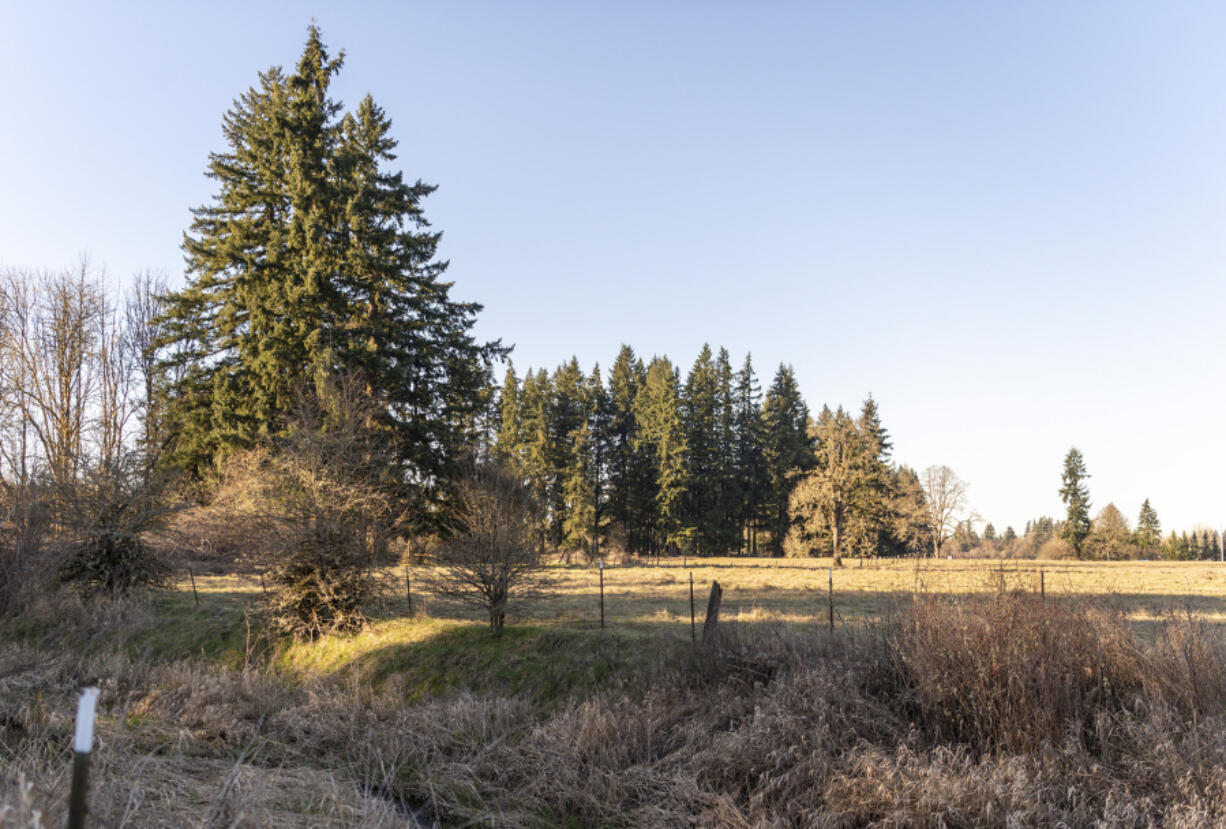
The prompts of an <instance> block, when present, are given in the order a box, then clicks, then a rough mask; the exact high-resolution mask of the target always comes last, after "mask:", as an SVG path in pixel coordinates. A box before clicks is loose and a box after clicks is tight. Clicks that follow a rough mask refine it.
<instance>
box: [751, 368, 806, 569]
mask: <svg viewBox="0 0 1226 829" xmlns="http://www.w3.org/2000/svg"><path fill="white" fill-rule="evenodd" d="M762 422H763V455H764V456H765V460H766V472H767V490H766V493H765V499H764V503H763V505H762V506H763V513H764V515H765V520H766V524H767V528H768V529H769V531H770V549H771V552H772V553H774V554H775V555H779V554H781V553H782V552H783V540H784V538H785V537H786V536H787V532H788V527H789V525H790V523H791V522H790V519H789V516H788V499H789V498H790V497H791V494H792V489H793V487H794V486H795V484H796V475H795V474H794V473H796V472H797V471H800V472H803V471H806V470H808V469H810V468H811V467H812V466H813V445H814V444H813V440H812V439H811V438H810V436H809V431H808V424H809V408H808V406H806V405H805V402H804V399H803V398H802V397H801V395H800V387H799V386H798V385H797V383H796V375H795V373H794V372H793V371H792V368H791V366H787V365H780V366H779V370H778V371H777V372H776V373H775V378H774V380H773V381H772V382H771V386H770V389H769V390H768V391H767V392H766V399H765V400H764V401H763V403H762Z"/></svg>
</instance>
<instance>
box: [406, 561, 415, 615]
mask: <svg viewBox="0 0 1226 829" xmlns="http://www.w3.org/2000/svg"><path fill="white" fill-rule="evenodd" d="M404 597H405V598H406V599H408V600H409V615H410V616H412V615H413V581H412V577H411V576H410V575H409V568H408V567H406V568H404Z"/></svg>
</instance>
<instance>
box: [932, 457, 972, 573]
mask: <svg viewBox="0 0 1226 829" xmlns="http://www.w3.org/2000/svg"><path fill="white" fill-rule="evenodd" d="M923 486H924V502H925V504H926V505H927V507H928V526H929V528H930V529H931V531H932V554H933V555H934V556H936V557H938V558H939V557H940V555H941V548H942V547H943V546H944V544H945V542H946V541H948V540H949V538H950V537H951V536H952V535H953V534H954V528H955V527H956V526H957V524H958V519H959V516H961V514H962V511H963V509H964V508H965V507H966V482H965V481H963V480H962V479H961V478H959V477H958V476H957V475H955V474H954V471H953V470H952V469H950V468H949V467H948V466H930V467H928V468H927V469H925V470H924V480H923Z"/></svg>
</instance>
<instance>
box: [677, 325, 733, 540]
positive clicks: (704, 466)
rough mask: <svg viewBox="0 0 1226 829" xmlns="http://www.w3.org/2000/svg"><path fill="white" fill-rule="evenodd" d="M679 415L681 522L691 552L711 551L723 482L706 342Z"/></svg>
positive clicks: (715, 382)
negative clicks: (682, 485)
mask: <svg viewBox="0 0 1226 829" xmlns="http://www.w3.org/2000/svg"><path fill="white" fill-rule="evenodd" d="M681 417H682V421H683V424H684V429H685V447H686V453H685V492H684V495H683V497H682V518H683V523H684V525H685V526H687V527H688V528H689V536H690V537H692V538H693V539H694V543H695V550H694V552H695V553H697V554H703V553H710V552H712V551H714V549H715V548H716V546H717V545H718V544H719V542H720V532H719V529H720V523H721V518H722V514H721V508H722V504H721V496H722V483H723V482H722V463H721V462H722V451H721V449H722V447H721V445H720V444H721V433H720V410H719V379H718V376H717V373H716V367H715V360H714V358H713V356H712V354H711V348H710V346H708V345H705V344H704V345H703V347H702V351H701V352H699V354H698V358H697V359H696V360H695V361H694V366H693V368H691V369H690V373H689V376H688V377H687V378H686V381H685V389H684V392H683V394H682V397H681Z"/></svg>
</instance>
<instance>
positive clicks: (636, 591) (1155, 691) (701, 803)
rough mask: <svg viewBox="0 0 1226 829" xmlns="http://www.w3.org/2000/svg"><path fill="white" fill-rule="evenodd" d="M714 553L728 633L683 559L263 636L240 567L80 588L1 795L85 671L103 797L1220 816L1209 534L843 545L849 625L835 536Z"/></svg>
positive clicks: (100, 818)
mask: <svg viewBox="0 0 1226 829" xmlns="http://www.w3.org/2000/svg"><path fill="white" fill-rule="evenodd" d="M1040 566H1042V567H1043V569H1044V572H1045V576H1044V579H1045V586H1046V596H1045V598H1044V597H1040V596H1039V595H1037V594H1036V593H1035V592H1034V591H1033V589H1032V588H1033V587H1034V579H1033V576H1034V575H1035V574H1036V573H1037V571H1038V569H1039V567H1040ZM694 573H695V576H696V582H697V583H698V587H699V597H700V601H699V621H701V612H702V610H701V609H702V606H703V604H704V602H703V601H702V599H703V598H705V588H706V585H707V582H708V579H709V578H710V577H712V576H714V577H715V578H718V579H719V580H720V581H721V583H722V584H723V585H724V586H725V588H726V591H727V592H726V594H725V595H726V603H725V613H724V618H725V619H726V620H727V621H726V622H724V623H723V624H722V632H721V636H720V639H719V641H718V642H717V643H715V644H710V643H709V644H708V645H705V646H704V645H702V644H699V645H697V646H694V645H691V643H690V640H689V629H688V627H689V626H688V574H687V571H686V570H683V569H681V568H679V567H669V566H661V567H647V566H626V567H613V568H610V569H609V570H607V571H606V610H607V622H608V627H607V628H606V629H604V630H601V629H600V628H599V627H598V623H597V621H596V619H597V616H596V615H595V613H593V612H592V611H593V605H594V603H595V601H596V599H597V590H598V588H597V580H596V579H597V577H596V573H595V571H594V570H592V569H588V568H557V569H556V570H555V571H554V575H555V576H557V577H558V579H559V581H560V583H561V586H562V590H561V591H560V593H559V594H558V595H557V596H556V597H555V598H554V599H552V600H551V602H550V603H549V604H544V605H540V606H538V607H537V608H536V609H535V611H534V613H533V614H532V616H531V617H528V618H525V617H523V616H520V617H517V618H516V617H513V618H511V619H509V625H508V627H507V628H506V632H505V634H504V635H503V636H501V637H494V636H493V635H492V634H491V633H490V631H489V630H488V627H487V626H486V625H485V624H484V622H483V621H482V620H479V619H477V618H475V617H471V618H470V617H468V616H466V615H465V614H464V612H463V611H461V610H460V608H459V606H451V605H446V604H443V603H441V602H438V601H433V602H429V603H428V607H426V608H423V607H422V600H421V597H418V598H417V599H416V609H417V610H418V615H416V616H413V617H406V616H404V615H402V614H403V612H404V611H405V609H406V608H405V606H404V603H405V602H407V599H406V597H405V596H403V594H397V595H396V596H395V597H392V596H390V595H389V596H388V597H387V599H386V604H385V606H384V610H383V614H382V615H381V616H380V617H379V618H377V619H376V620H375V621H374V622H373V623H372V624H371V625H370V626H369V627H368V628H367V629H366V630H364V631H362V632H360V633H358V634H353V635H330V636H325V637H322V638H320V639H318V640H316V641H313V642H306V641H299V642H291V641H289V640H270V639H266V638H263V637H261V636H259V635H257V633H255V631H258V630H259V629H260V627H259V625H258V624H257V623H256V622H258V620H256V621H252V618H251V616H250V614H251V612H252V611H253V610H254V608H255V607H256V605H257V601H256V600H257V599H258V598H259V596H260V595H261V589H260V586H259V584H258V581H257V582H255V583H254V584H253V583H250V582H247V581H244V580H243V579H241V578H240V577H237V576H211V577H203V578H199V579H197V588H198V590H199V593H200V603H199V605H197V604H196V603H195V601H194V599H193V595H192V591H191V588H190V586H188V585H180V589H178V590H175V591H165V592H160V593H155V594H152V595H151V596H149V597H147V598H145V599H139V600H129V601H125V602H121V603H117V604H116V603H110V604H98V603H96V604H89V605H82V604H80V603H78V602H77V601H76V600H75V599H74V600H69V599H67V598H66V597H65V595H64V594H61V596H60V597H59V598H55V599H48V600H46V601H45V602H43V603H42V604H40V606H39V607H38V608H37V609H35V610H34V611H32V612H31V613H30V614H27V615H26V616H25V617H24V618H23V619H22V620H21V621H20V622H10V623H7V626H6V628H5V630H4V631H3V633H4V635H3V637H2V639H3V642H4V643H5V644H3V645H0V740H2V746H0V752H2V754H0V756H2V757H3V766H2V768H3V772H2V774H3V779H2V783H0V785H2V787H3V789H2V793H0V825H3V826H21V827H30V826H39V825H43V826H51V825H56V824H58V823H59V822H60V821H62V819H63V816H62V809H63V803H64V799H65V795H66V792H67V784H68V779H67V769H68V768H69V765H70V762H69V759H70V751H69V745H70V739H71V736H70V735H71V731H72V722H71V714H72V711H73V710H74V697H75V693H76V690H77V689H78V688H79V687H81V686H82V685H84V684H88V683H98V684H100V686H101V687H102V689H103V700H102V709H101V711H102V720H101V724H100V736H99V747H98V751H97V754H96V767H95V774H94V786H93V792H92V796H91V805H92V809H93V815H94V820H95V821H96V822H97V825H108V826H125V825H126V826H184V825H199V826H342V825H343V826H371V827H374V826H403V825H406V824H408V825H413V821H418V822H420V823H421V824H423V825H430V824H432V823H434V822H438V823H439V824H440V825H443V826H458V825H482V826H524V825H527V826H579V825H582V826H692V825H702V826H728V827H733V826H770V825H812V826H862V825H876V826H902V825H906V826H940V825H945V826H986V825H1006V824H1008V825H1017V826H1049V825H1054V824H1056V823H1058V822H1060V821H1063V822H1065V823H1066V824H1067V825H1090V824H1098V825H1104V826H1149V825H1167V826H1210V825H1220V823H1221V822H1222V821H1223V820H1224V819H1226V798H1224V797H1223V792H1226V774H1224V773H1223V769H1224V768H1226V728H1224V727H1226V638H1224V636H1223V633H1222V631H1221V630H1220V625H1218V624H1215V623H1214V622H1213V621H1211V620H1212V619H1220V618H1221V616H1220V611H1221V607H1220V603H1221V602H1223V601H1226V586H1223V583H1222V578H1221V576H1220V575H1219V574H1218V572H1217V571H1216V569H1215V568H1214V567H1213V566H1212V565H1208V564H1175V563H1149V564H1119V565H1105V564H1095V565H1090V564H1080V563H1069V564H1063V563H1060V564H1053V563H1039V562H1024V563H1008V564H1007V565H1006V566H1005V567H1002V566H1001V565H1000V563H998V562H990V563H989V562H974V563H967V562H939V563H936V564H928V565H926V566H924V567H922V568H920V569H918V570H917V568H916V567H915V565H914V563H911V562H906V563H904V562H897V563H884V562H869V563H867V564H866V565H865V566H864V567H863V568H860V567H857V566H855V565H854V564H853V565H852V566H850V567H848V568H845V569H844V570H843V571H841V572H838V573H836V594H835V595H836V606H837V607H838V608H839V617H840V622H839V624H837V625H836V631H835V633H834V634H833V635H831V634H830V633H829V632H828V631H827V630H825V629H824V628H823V627H822V626H820V625H817V624H813V622H814V621H817V620H824V617H823V616H822V612H823V611H824V605H823V602H824V600H825V598H826V597H825V596H824V595H823V590H822V588H825V587H826V579H827V578H828V576H827V573H828V571H827V570H826V569H825V568H824V567H821V566H820V565H819V564H818V563H816V562H808V561H804V562H795V561H786V562H779V561H775V562H768V561H765V560H749V561H745V560H732V559H729V560H708V561H703V562H702V566H701V567H699V568H695V570H694ZM917 574H918V577H919V578H920V579H921V581H922V584H921V585H920V587H919V589H918V592H916V593H915V594H914V596H913V595H912V592H911V591H912V589H914V588H915V587H916V578H917ZM401 583H402V582H401ZM1129 584H1131V585H1132V587H1131V588H1130V589H1123V588H1125V587H1126V586H1127V585H1129ZM1002 588H1003V589H1002ZM1112 590H1115V591H1119V592H1118V594H1117V595H1115V596H1112V595H1109V592H1108V591H1112ZM677 594H679V596H678V595H677ZM1193 595H1195V596H1196V598H1195V599H1193V600H1192V601H1191V603H1189V596H1193ZM423 610H425V611H426V613H423V612H422V611H423ZM427 614H428V615H427ZM249 622H250V624H249Z"/></svg>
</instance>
